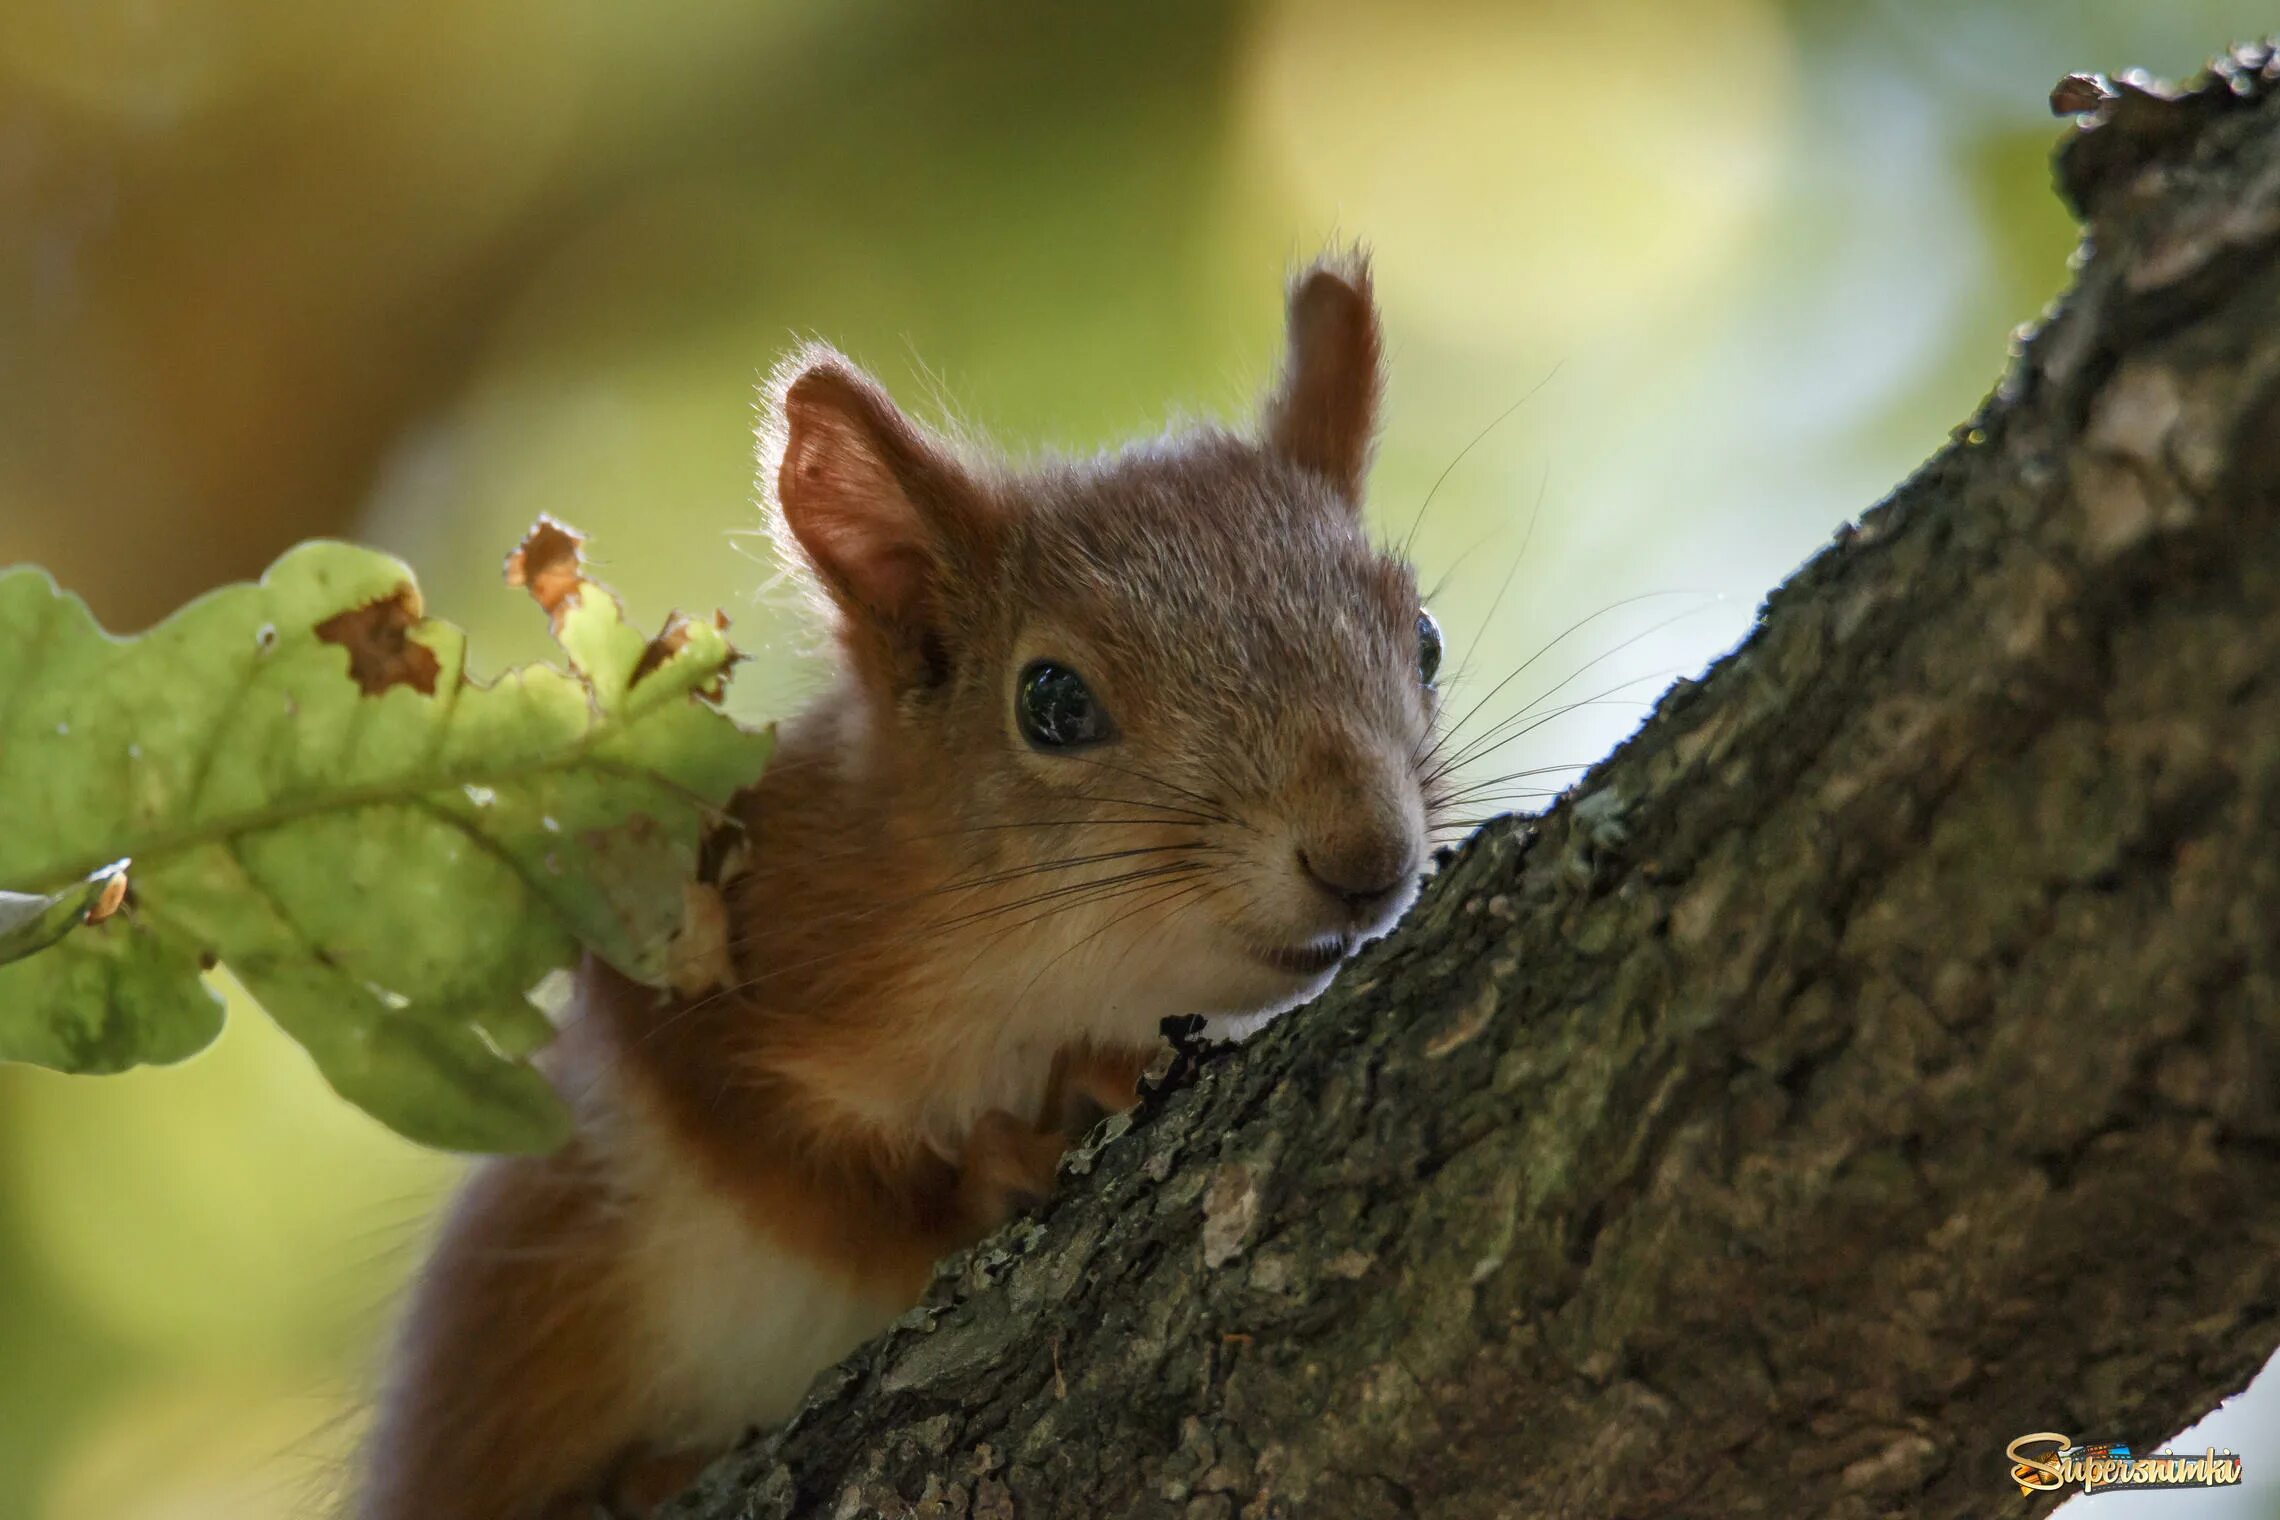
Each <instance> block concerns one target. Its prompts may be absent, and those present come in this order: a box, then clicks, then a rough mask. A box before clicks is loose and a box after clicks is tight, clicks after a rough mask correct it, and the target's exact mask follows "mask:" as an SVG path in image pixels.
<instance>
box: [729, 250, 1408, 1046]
mask: <svg viewBox="0 0 2280 1520" xmlns="http://www.w3.org/2000/svg"><path fill="white" fill-rule="evenodd" d="M1380 354H1381V340H1380V336H1379V329H1378V320H1377V312H1376V308H1375V306H1374V303H1373V300H1372V297H1371V293H1370V281H1369V273H1368V269H1367V266H1366V264H1365V263H1364V262H1363V260H1362V259H1361V258H1360V257H1359V256H1358V255H1356V256H1349V257H1343V258H1335V259H1328V260H1324V261H1323V262H1320V263H1317V264H1315V265H1314V266H1312V267H1311V268H1309V269H1307V270H1305V271H1304V272H1302V273H1301V274H1300V275H1299V276H1298V278H1297V279H1296V280H1295V281H1294V282H1293V283H1292V285H1291V287H1290V292H1289V310H1288V329H1287V348H1286V353H1285V357H1284V360H1283V364H1282V369H1281V373H1280V375H1279V377H1278V379H1277V380H1276V382H1275V384H1274V385H1273V387H1272V389H1271V390H1270V391H1269V393H1268V396H1267V399H1266V402H1265V406H1264V409H1263V414H1262V416H1261V418H1260V420H1259V422H1258V423H1257V425H1256V426H1255V427H1253V428H1251V429H1248V430H1245V431H1240V432H1238V431H1234V430H1228V429H1223V428H1216V427H1206V428H1198V429H1188V430H1181V431H1176V432H1173V433H1170V434H1167V435H1165V436H1163V437H1161V438H1158V439H1154V440H1150V441H1147V442H1142V443H1138V444H1135V445H1132V446H1129V447H1127V448H1125V449H1123V450H1121V451H1119V452H1116V453H1113V454H1109V455H1105V456H1102V457H1099V458H1096V459H1092V460H1087V461H1081V462H1080V461H1049V462H1045V463H1042V464H1036V465H1030V466H1025V467H1022V468H1018V469H1017V468H1012V467H1008V466H1005V465H1001V464H998V463H995V462H991V461H984V460H979V459H975V458H972V457H962V456H961V455H960V453H958V452H956V451H954V450H953V449H952V448H951V447H949V446H948V445H947V444H945V443H944V442H942V441H941V440H939V439H937V438H936V437H934V436H932V435H930V434H929V433H928V432H927V431H925V430H924V429H922V428H921V427H919V426H918V425H916V424H914V423H913V422H912V421H911V420H910V419H908V418H907V417H906V416H904V414H903V413H902V412H900V411H899V410H898V409H897V408H896V407H895V405H894V403H893V402H892V401H890V400H889V399H888V397H887V395H886V393H885V392H884V391H883V390H882V389H881V388H880V387H879V386H878V385H877V384H876V383H875V382H874V381H872V380H871V379H870V378H869V377H867V376H866V375H864V374H863V373H862V372H861V371H860V370H858V369H857V368H855V366H854V365H852V364H851V363H849V362H848V361H847V360H846V359H844V358H842V357H841V356H839V355H838V354H836V353H834V352H832V351H830V350H829V349H825V348H820V347H813V348H809V349H807V350H804V351H802V352H801V353H799V354H797V355H795V356H794V358H793V359H792V360H791V361H789V362H788V363H787V364H786V365H785V366H784V367H782V368H781V369H780V370H779V371H778V373H777V375H776V377H775V379H774V381H773V382H772V384H771V388H770V394H769V402H770V404H769V407H768V421H767V423H766V425H765V426H764V429H763V435H762V443H763V453H762V476H763V487H764V490H765V492H766V494H767V496H768V498H769V502H770V507H771V509H772V511H773V514H774V518H775V521H774V527H775V530H776V532H775V536H776V540H777V542H778V544H779V545H780V546H781V547H782V549H783V551H784V552H785V553H786V554H787V555H788V556H789V557H790V558H791V559H792V560H793V561H794V563H795V564H796V566H797V567H798V568H800V569H801V570H803V571H805V572H806V573H808V574H809V575H811V576H812V579H813V582H814V584H815V586H816V587H817V588H818V589H819V591H820V593H821V597H822V600H823V603H824V605H825V607H826V609H827V614H828V616H829V617H830V618H831V619H832V620H833V622H834V624H835V628H836V633H837V637H838V644H839V648H840V651H841V655H842V667H843V668H842V680H841V682H840V685H839V687H838V688H837V690H836V692H835V693H834V695H833V696H832V697H831V698H830V699H828V702H829V704H830V705H831V706H832V707H833V708H834V711H832V712H831V713H829V714H828V717H829V719H830V721H831V722H832V723H833V724H834V725H835V727H834V732H835V733H836V734H838V735H839V736H841V737H840V741H839V742H840V745H841V748H842V749H843V750H844V751H845V757H844V759H843V762H842V763H843V764H845V765H847V766H851V767H854V768H857V769H859V770H860V772H861V775H862V780H861V783H860V784H861V785H862V786H863V787H865V788H866V789H868V790H870V791H873V792H875V793H876V794H877V795H879V796H880V797H881V798H884V799H887V801H886V805H885V807H884V809H883V814H882V816H884V817H887V818H890V819H892V820H893V823H892V826H891V828H889V829H886V830H883V831H882V833H884V834H885V835H886V836H887V837H882V838H880V839H879V840H878V842H877V846H876V848H877V851H878V854H879V856H880V857H881V859H880V862H879V863H880V866H881V868H882V869H883V870H884V869H891V868H892V866H893V864H894V857H897V856H898V855H903V854H910V853H917V854H922V855H925V856H927V857H928V859H929V860H930V861H931V864H930V865H928V866H927V867H926V868H925V869H923V870H919V869H918V868H917V867H913V866H910V865H909V863H908V862H907V861H906V862H904V864H905V867H906V870H909V871H915V872H916V874H918V875H919V876H921V877H923V878H924V879H925V880H926V881H927V882H928V883H929V885H928V887H927V888H926V891H927V893H928V894H929V895H930V896H931V898H932V900H934V901H935V902H937V903H938V904H939V912H938V914H937V919H938V920H939V922H940V924H942V925H945V926H959V925H962V926H964V928H965V929H966V930H970V933H965V934H963V937H962V938H960V939H959V946H954V947H953V948H954V949H956V948H958V947H961V946H963V945H964V944H966V943H967V942H971V943H972V944H973V945H975V946H979V945H980V944H982V943H984V942H992V941H994V947H993V949H991V950H990V951H989V952H987V953H986V955H982V956H969V957H968V959H974V960H982V959H986V960H987V961H989V962H990V963H993V964H1000V965H1004V966H1008V967H1011V968H1014V970H1015V971H1018V972H1019V977H1018V979H1017V980H1018V983H1019V985H1018V987H1016V986H1015V985H1013V984H1012V983H1009V985H1008V987H1007V988H1006V989H1004V997H1003V999H1002V1001H1003V1003H1004V1006H1005V1008H1006V1013H1005V1017H1006V1018H1007V1019H1008V1020H1011V1021H1014V1022H1015V1023H1016V1024H1019V1023H1021V1022H1022V1021H1025V1020H1027V1021H1029V1022H1030V1023H1031V1024H1032V1025H1033V1026H1035V1027H1040V1028H1041V1027H1042V1023H1043V1021H1045V1020H1055V1021H1058V1022H1057V1024H1056V1026H1055V1028H1054V1029H1053V1031H1052V1032H1053V1033H1054V1034H1055V1035H1057V1036H1059V1037H1062V1038H1066V1037H1067V1035H1068V1033H1069V1032H1070V1026H1071V1024H1074V1025H1075V1026H1076V1027H1077V1029H1078V1031H1079V1032H1081V1033H1089V1034H1092V1035H1094V1036H1097V1037H1100V1038H1104V1039H1107V1038H1117V1039H1134V1038H1144V1037H1147V1036H1152V1035H1153V1033H1154V1030H1155V1027H1156V1022H1157V1021H1158V1020H1160V1019H1162V1018H1164V1017H1167V1016H1175V1015H1187V1014H1234V1015H1244V1014H1257V1013H1264V1012H1271V1011H1273V1010H1275V1009H1278V1008H1281V1007H1287V1006H1289V1005H1290V1004H1292V1003H1294V1002H1297V1001H1300V1000H1302V999H1303V998H1305V997H1307V996H1310V995H1312V994H1313V993H1314V992H1316V991H1318V990H1319V989H1320V988H1321V987H1322V985H1323V984H1324V983H1325V982H1326V981H1327V980H1328V978H1329V976H1330V974H1331V972H1332V970H1333V969H1334V968H1335V966H1336V964H1337V963H1338V961H1339V960H1341V959H1342V958H1343V957H1344V956H1345V955H1346V954H1347V953H1349V952H1350V951H1351V950H1352V949H1353V947H1354V946H1355V945H1357V944H1358V943H1360V942H1361V941H1362V940H1364V939H1367V938H1369V937H1371V936H1373V935H1376V934H1379V933H1382V932H1383V931H1384V930H1385V929H1386V928H1387V927H1389V926H1390V925H1391V924H1392V922H1393V920H1394V919H1395V918H1396V917H1397V916H1398V915H1399V914H1400V912H1401V911H1402V910H1403V908H1405V907H1406V906H1407V904H1408V903H1409V901H1410V900H1411V898H1412V897H1413V896H1414V894H1415V890H1416V883H1417V880H1418V875H1419V872H1420V871H1421V869H1422V867H1423V865H1424V860H1425V854H1426V840H1427V831H1428V805H1427V796H1426V788H1425V786H1424V784H1423V773H1424V767H1425V759H1424V756H1425V753H1426V751H1427V749H1428V747H1429V745H1430V742H1431V737H1432V732H1433V726H1434V720H1435V715H1436V706H1437V696H1436V692H1435V684H1434V683H1435V677H1436V673H1437V669H1438V664H1439V656H1440V647H1439V634H1438V631H1437V630H1436V629H1435V627H1434V625H1433V623H1432V620H1431V618H1430V615H1429V614H1427V613H1426V611H1425V610H1424V608H1423V606H1422V605H1421V603H1420V601H1419V596H1418V589H1417V583H1416V578H1415V575H1414V574H1413V572H1412V571H1411V569H1410V567H1409V566H1408V565H1407V564H1406V563H1405V562H1404V561H1403V560H1401V559H1400V558H1399V557H1398V556H1396V555H1394V554H1391V553H1388V552H1386V551H1385V550H1383V549H1381V548H1379V547H1377V546H1376V545H1374V544H1373V543H1372V542H1371V540H1370V538H1369V535H1368V533H1367V531H1366V529H1365V525H1364V522H1363V516H1362V496H1363V477H1364V474H1365V472H1366V469H1367V465H1368V460H1369V456H1370V450H1371V445H1372V441H1373V438H1374V434H1375V429H1376V423H1377V408H1378V397H1379V391H1380ZM944 932H949V930H947V929H945V930H944ZM953 937H954V938H957V936H955V935H954V936H953ZM1008 974H1009V976H1010V975H1011V973H1010V972H1009V973H1008ZM1017 993H1018V995H1017ZM1009 1033H1012V1034H1013V1035H1015V1036H1016V1037H1017V1038H1019V1037H1026V1035H1025V1031H1024V1030H1022V1029H1018V1028H1016V1029H1012V1030H1009Z"/></svg>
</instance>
